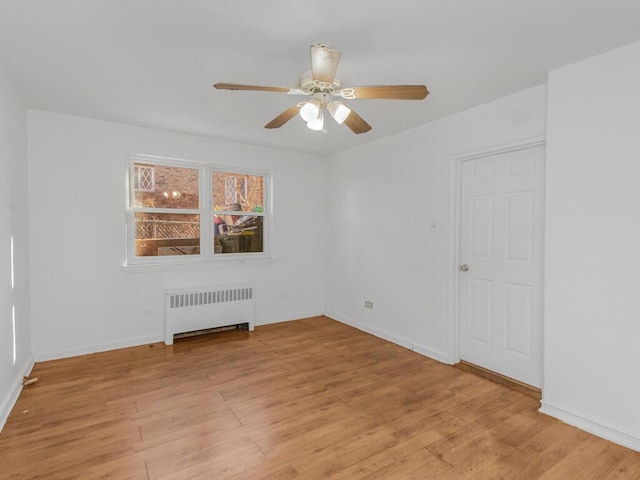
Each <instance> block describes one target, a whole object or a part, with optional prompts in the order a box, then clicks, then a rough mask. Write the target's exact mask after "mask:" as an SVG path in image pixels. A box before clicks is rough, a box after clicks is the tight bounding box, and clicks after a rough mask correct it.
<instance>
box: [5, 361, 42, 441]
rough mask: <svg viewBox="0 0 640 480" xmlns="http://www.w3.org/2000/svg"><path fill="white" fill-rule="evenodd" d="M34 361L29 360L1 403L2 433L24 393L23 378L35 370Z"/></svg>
mask: <svg viewBox="0 0 640 480" xmlns="http://www.w3.org/2000/svg"><path fill="white" fill-rule="evenodd" d="M33 365H34V361H33V358H29V359H28V360H27V364H26V365H25V367H24V368H23V369H22V371H21V372H20V375H18V378H16V379H15V380H14V381H13V387H12V388H11V390H10V391H9V392H8V393H7V395H6V396H5V398H3V399H2V403H0V432H2V429H3V428H4V424H5V423H7V418H9V414H10V413H11V410H13V407H14V406H15V404H16V402H17V401H18V397H19V396H20V392H22V378H23V377H27V376H29V374H30V373H31V369H33Z"/></svg>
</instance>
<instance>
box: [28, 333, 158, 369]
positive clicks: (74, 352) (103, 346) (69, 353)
mask: <svg viewBox="0 0 640 480" xmlns="http://www.w3.org/2000/svg"><path fill="white" fill-rule="evenodd" d="M162 340H163V336H162V333H160V334H159V335H153V336H145V337H133V338H127V339H124V340H121V341H118V342H112V343H97V344H93V345H85V346H83V347H74V348H68V349H59V350H42V351H39V352H34V353H33V357H34V358H35V361H36V362H46V361H47V360H58V359H60V358H68V357H77V356H78V355H87V354H90V353H98V352H106V351H108V350H117V349H118V348H128V347H137V346H140V345H146V344H149V343H157V342H162Z"/></svg>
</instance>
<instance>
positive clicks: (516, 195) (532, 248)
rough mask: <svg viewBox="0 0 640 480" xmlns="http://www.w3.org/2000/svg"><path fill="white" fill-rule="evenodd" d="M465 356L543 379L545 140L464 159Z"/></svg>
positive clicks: (529, 380)
mask: <svg viewBox="0 0 640 480" xmlns="http://www.w3.org/2000/svg"><path fill="white" fill-rule="evenodd" d="M460 188H461V192H460V199H461V204H460V212H459V213H460V215H459V218H460V225H459V229H460V230H459V232H460V237H459V252H458V258H459V260H460V262H459V263H460V265H459V272H458V274H459V275H460V278H459V280H460V281H459V283H458V285H459V286H460V291H459V295H458V298H459V301H460V305H459V332H460V356H461V358H462V360H465V361H467V362H469V363H473V364H475V365H478V366H480V367H484V368H487V369H489V370H492V371H494V372H497V373H500V374H503V375H506V376H508V377H511V378H513V379H515V380H519V381H521V382H524V383H526V384H528V385H532V386H534V387H541V386H542V307H543V304H542V303H543V300H542V294H543V283H542V282H543V258H542V255H543V241H544V237H543V235H544V232H543V227H544V225H543V223H544V147H543V146H541V145H537V146H532V147H528V148H524V149H521V150H516V151H509V152H504V153H495V154H492V155H488V156H483V157H480V158H474V159H469V160H463V161H462V165H461V182H460Z"/></svg>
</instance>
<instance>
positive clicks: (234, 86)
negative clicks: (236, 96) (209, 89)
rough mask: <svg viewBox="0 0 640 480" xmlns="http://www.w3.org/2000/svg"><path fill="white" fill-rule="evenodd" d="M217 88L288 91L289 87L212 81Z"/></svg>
mask: <svg viewBox="0 0 640 480" xmlns="http://www.w3.org/2000/svg"><path fill="white" fill-rule="evenodd" d="M213 86H214V87H216V88H217V89H219V90H257V91H260V92H281V93H289V90H291V89H290V88H286V87H263V86H261V85H240V84H238V83H214V85H213Z"/></svg>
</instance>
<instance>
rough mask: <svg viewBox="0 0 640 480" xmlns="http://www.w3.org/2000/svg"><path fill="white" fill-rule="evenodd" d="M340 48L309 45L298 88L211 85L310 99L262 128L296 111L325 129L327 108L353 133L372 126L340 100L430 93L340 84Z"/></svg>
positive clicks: (418, 87)
mask: <svg viewBox="0 0 640 480" xmlns="http://www.w3.org/2000/svg"><path fill="white" fill-rule="evenodd" d="M339 62H340V52H339V51H338V50H336V49H334V48H333V47H332V46H330V45H324V44H317V45H311V70H310V71H308V72H305V73H303V74H302V75H301V76H300V81H299V84H298V87H297V88H287V87H264V86H260V85H240V84H236V83H216V84H214V85H213V86H214V87H215V88H217V89H222V90H257V91H262V92H279V93H288V94H291V95H305V96H308V97H311V99H310V100H308V101H305V102H301V103H298V104H297V105H294V106H292V107H289V108H287V109H286V110H285V111H284V112H282V113H281V114H280V115H278V116H277V117H276V118H274V119H273V120H271V121H270V122H269V123H267V124H266V125H265V128H279V127H281V126H282V125H284V124H285V123H287V122H288V121H289V120H291V119H292V118H293V117H295V116H296V114H298V113H299V114H300V116H301V117H302V119H303V120H304V121H305V122H307V127H309V128H310V129H311V130H318V131H326V130H324V110H325V109H326V110H327V111H328V112H329V114H330V115H331V116H332V117H333V119H334V120H335V121H336V122H337V123H338V124H342V123H344V124H345V125H346V126H347V127H349V128H350V129H351V130H352V131H353V133H365V132H368V131H369V130H371V125H369V124H368V123H367V122H366V121H365V120H364V119H363V118H362V117H361V116H360V115H358V114H357V113H356V112H355V111H353V109H351V108H350V107H348V106H347V105H346V104H345V103H344V102H342V101H341V100H336V99H335V97H340V98H343V99H345V100H357V99H361V98H364V99H374V98H387V99H395V100H422V99H423V98H425V97H426V96H427V94H428V93H429V92H428V91H427V87H425V86H424V85H376V86H367V87H350V88H342V86H341V83H340V80H338V79H337V78H336V71H337V69H338V63H339Z"/></svg>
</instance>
